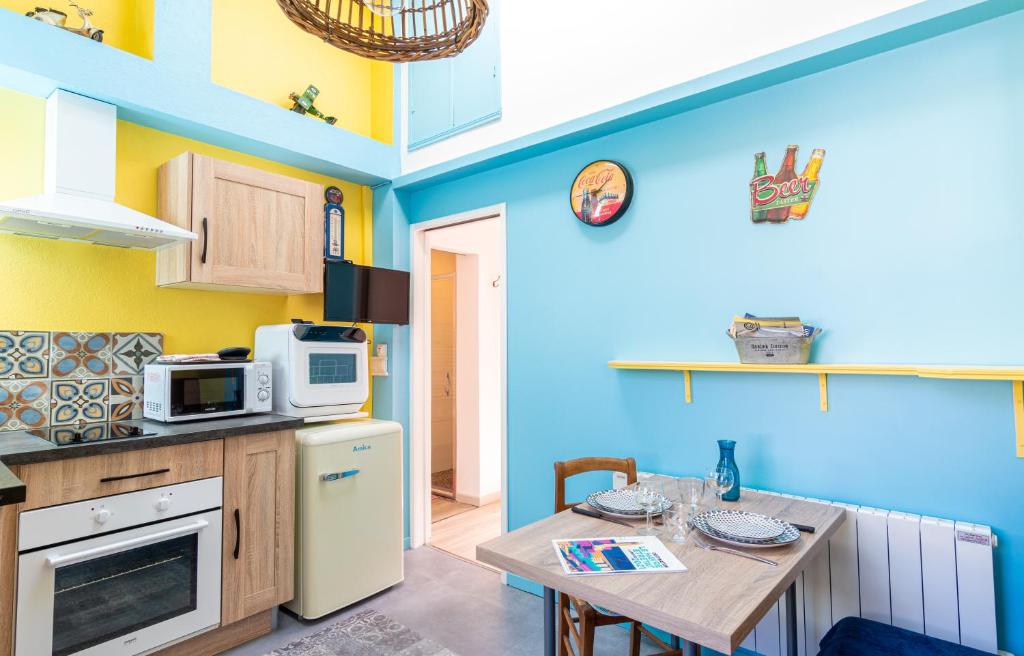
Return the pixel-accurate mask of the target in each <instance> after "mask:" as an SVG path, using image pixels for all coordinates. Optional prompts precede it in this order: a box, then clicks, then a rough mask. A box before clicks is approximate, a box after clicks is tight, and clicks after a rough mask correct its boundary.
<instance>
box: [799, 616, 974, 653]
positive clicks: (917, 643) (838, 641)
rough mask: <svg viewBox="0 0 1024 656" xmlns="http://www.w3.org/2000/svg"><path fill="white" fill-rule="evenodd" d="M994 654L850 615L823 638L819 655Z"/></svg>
mask: <svg viewBox="0 0 1024 656" xmlns="http://www.w3.org/2000/svg"><path fill="white" fill-rule="evenodd" d="M867 654H871V656H918V655H920V656H991V655H990V654H987V653H986V652H983V651H979V650H977V649H972V648H971V647H964V646H962V645H958V644H955V643H952V642H946V641H945V640H939V639H938V638H930V637H928V636H926V635H923V634H921V633H914V632H913V631H907V630H906V629H900V628H897V627H895V626H889V625H888V624H882V623H881V622H875V621H873V620H865V619H862V618H859V617H846V618H844V619H841V620H839V622H838V623H837V624H836V625H835V626H833V627H832V628H831V629H829V632H828V633H826V634H825V637H824V638H822V639H821V651H819V652H818V656H866V655H867Z"/></svg>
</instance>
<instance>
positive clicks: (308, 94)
mask: <svg viewBox="0 0 1024 656" xmlns="http://www.w3.org/2000/svg"><path fill="white" fill-rule="evenodd" d="M319 95H320V89H317V88H316V87H315V86H313V85H312V84H311V85H309V86H308V87H306V90H305V91H303V92H302V95H301V96H300V95H298V94H297V93H294V92H293V93H289V94H288V97H289V98H291V100H292V102H293V103H294V104H293V105H292V111H293V112H295V113H297V114H310V115H312V116H315V117H317V118H319V119H323V121H324V123H327V124H328V125H334V124H335V123H337V122H338V119H336V118H334V117H333V116H324V113H323V112H321V111H320V110H319V109H317V108H316V107H314V106H313V102H314V101H316V97H317V96H319Z"/></svg>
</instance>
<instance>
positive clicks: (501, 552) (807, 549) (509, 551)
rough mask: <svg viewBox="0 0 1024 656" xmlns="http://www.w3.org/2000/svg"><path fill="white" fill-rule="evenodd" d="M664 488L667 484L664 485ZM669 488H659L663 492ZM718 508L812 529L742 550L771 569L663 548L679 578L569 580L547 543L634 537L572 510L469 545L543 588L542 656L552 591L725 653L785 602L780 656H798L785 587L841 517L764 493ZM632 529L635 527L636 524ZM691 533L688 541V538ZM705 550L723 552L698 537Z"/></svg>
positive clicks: (549, 634)
mask: <svg viewBox="0 0 1024 656" xmlns="http://www.w3.org/2000/svg"><path fill="white" fill-rule="evenodd" d="M663 478H665V479H666V481H671V480H672V479H669V478H668V477H663ZM672 485H674V484H670V485H669V486H666V488H668V487H671V486H672ZM723 507H726V508H731V509H732V508H734V509H737V510H746V511H750V512H756V513H761V514H764V515H769V516H772V517H777V518H779V519H782V520H785V521H788V522H793V523H799V524H804V525H807V526H811V527H814V529H815V531H814V533H805V532H801V533H800V539H798V540H797V541H796V542H794V543H792V544H790V545H787V546H782V547H773V548H768V549H743V550H744V551H748V552H749V553H752V554H756V555H758V556H762V557H765V558H769V559H771V560H774V561H776V562H777V563H778V565H777V566H772V565H768V564H765V563H762V562H758V561H755V560H751V559H748V558H744V557H741V556H737V555H734V554H731V553H725V552H719V551H707V550H703V549H700V548H699V547H698V546H697V545H696V544H695V543H694V540H693V539H692V536H691V538H689V539H687V542H686V543H685V544H676V543H673V542H671V541H669V540H668V539H667V538H666V537H665V536H664V535H662V536H661V539H662V541H663V542H664V543H665V544H666V546H667V547H668V548H669V550H670V551H671V552H672V553H673V554H675V555H676V556H677V557H678V558H679V560H681V561H682V562H683V564H684V565H686V567H687V571H685V572H668V573H643V574H629V573H623V574H607V575H591V576H579V575H577V576H569V575H568V574H566V573H565V572H564V570H563V569H562V566H561V564H560V563H559V560H558V556H557V555H556V553H555V549H554V547H553V546H552V543H551V541H552V540H556V539H566V538H577V539H579V538H598V537H620V536H621V537H624V536H629V535H634V534H635V530H632V529H631V528H629V527H625V526H621V525H618V524H615V523H612V522H609V521H607V520H605V519H595V518H591V517H587V516H584V515H580V514H577V513H573V512H572V511H571V510H566V511H564V512H561V513H558V514H557V515H552V516H550V517H545V518H544V519H541V520H539V521H536V522H534V523H532V524H528V525H526V526H523V527H521V528H518V529H516V530H515V531H511V532H509V533H505V534H504V535H501V536H499V537H497V538H494V539H493V540H489V541H487V542H484V543H482V544H480V545H478V546H477V550H476V553H477V559H478V560H480V561H483V562H484V563H487V564H488V565H493V566H494V567H497V568H499V569H501V570H504V571H506V572H509V573H512V574H516V575H518V576H521V577H523V578H525V579H529V580H531V581H535V582H537V583H539V584H541V585H542V586H544V654H545V656H554V654H555V648H556V635H555V634H556V625H555V618H556V610H557V609H556V608H555V605H556V604H555V595H556V591H560V592H564V593H566V594H569V595H571V596H575V597H579V598H580V599H585V600H586V601H588V602H590V603H591V604H596V605H598V606H601V607H603V608H605V609H607V610H609V611H612V612H615V613H619V614H621V615H624V616H626V617H629V618H632V619H635V620H638V621H641V622H643V623H644V624H646V625H648V626H651V627H655V628H658V629H661V630H662V631H665V632H667V633H669V634H670V635H671V636H673V639H674V642H677V641H678V639H680V638H681V639H682V640H685V641H687V643H688V644H689V645H702V646H705V647H708V648H710V649H714V650H716V651H719V652H723V653H726V654H731V653H732V652H733V651H735V650H736V648H737V647H738V646H739V644H740V643H741V642H742V641H743V640H744V639H745V638H746V636H747V635H748V634H749V633H750V632H751V631H752V630H753V629H754V626H755V625H756V624H757V623H758V622H759V621H760V620H761V618H762V617H764V615H765V613H767V612H768V610H769V609H770V608H771V607H772V606H773V605H775V604H776V603H777V602H778V600H779V599H780V598H781V597H782V596H783V595H785V607H786V634H787V638H788V640H787V645H788V651H789V654H790V655H791V656H795V655H796V653H797V613H796V586H795V584H794V582H795V581H796V579H797V577H798V576H799V575H800V572H801V571H803V570H804V569H805V568H806V567H807V566H808V565H809V564H810V562H811V561H812V560H813V559H814V558H815V557H816V556H817V555H818V554H819V553H821V551H822V549H825V548H826V547H827V544H828V539H829V537H831V536H832V535H833V534H834V533H835V532H836V530H837V529H838V528H839V526H840V525H841V524H842V522H843V519H844V513H843V511H842V509H840V508H837V507H835V506H831V505H827V504H823V503H816V502H813V501H804V500H800V499H794V498H790V497H783V496H778V495H773V494H764V493H759V492H752V491H746V490H744V491H743V492H742V494H741V498H740V500H739V501H737V502H725V503H723ZM638 525H639V524H638ZM693 533H694V534H695V533H697V531H696V530H694V531H693ZM700 537H701V540H702V542H704V543H705V544H717V545H720V546H731V545H725V544H723V543H720V542H716V541H715V540H712V539H711V538H708V537H705V536H700Z"/></svg>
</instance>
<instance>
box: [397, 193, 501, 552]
mask: <svg viewBox="0 0 1024 656" xmlns="http://www.w3.org/2000/svg"><path fill="white" fill-rule="evenodd" d="M412 245H413V249H412V251H413V262H412V269H413V285H414V290H415V291H414V293H413V319H412V333H413V334H412V367H413V372H412V374H413V394H412V410H413V416H412V422H411V423H412V435H411V459H412V471H411V474H412V476H411V488H412V489H411V490H410V491H411V496H412V503H411V517H410V520H411V524H412V525H411V533H412V535H411V538H412V546H413V547H416V546H419V545H422V544H429V545H431V546H433V547H435V548H438V549H441V550H444V551H446V552H448V553H451V554H453V555H455V556H458V557H460V558H463V559H465V560H468V561H472V562H477V561H476V560H475V555H476V545H478V544H480V543H481V542H485V541H487V540H489V539H491V538H494V537H497V536H498V535H500V534H501V533H502V532H503V530H504V525H505V520H504V516H505V511H504V506H505V502H504V499H505V426H506V420H505V380H506V374H505V285H504V282H505V223H504V207H499V208H488V209H486V210H481V211H480V212H475V213H469V214H465V215H459V216H455V217H448V218H446V219H441V220H438V221H431V222H428V223H426V224H415V225H413V226H412Z"/></svg>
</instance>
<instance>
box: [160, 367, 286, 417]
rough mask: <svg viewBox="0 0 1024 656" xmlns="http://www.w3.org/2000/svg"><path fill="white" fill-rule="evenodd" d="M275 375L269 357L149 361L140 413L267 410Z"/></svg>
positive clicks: (221, 413) (183, 414) (211, 414)
mask: <svg viewBox="0 0 1024 656" xmlns="http://www.w3.org/2000/svg"><path fill="white" fill-rule="evenodd" d="M273 375H274V374H273V369H272V368H271V366H270V363H269V362H217V363H214V364H147V365H146V371H145V381H144V382H143V389H144V393H143V396H144V397H145V398H144V404H143V411H142V414H143V416H144V417H145V418H146V419H155V420H157V421H188V420H191V419H214V418H217V417H231V416H233V415H248V414H255V413H257V412H270V410H271V408H272V407H273V403H272V399H271V394H272V390H273Z"/></svg>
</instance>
